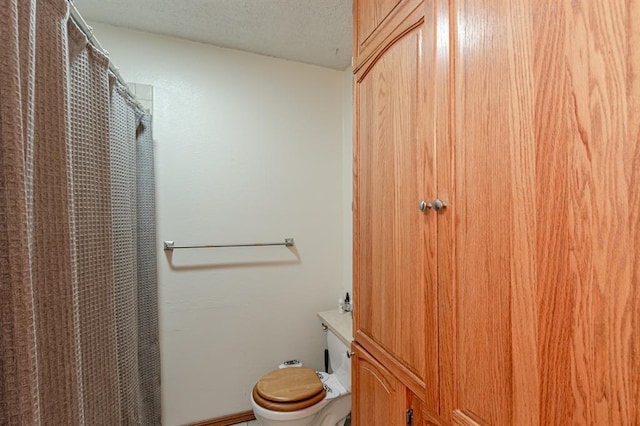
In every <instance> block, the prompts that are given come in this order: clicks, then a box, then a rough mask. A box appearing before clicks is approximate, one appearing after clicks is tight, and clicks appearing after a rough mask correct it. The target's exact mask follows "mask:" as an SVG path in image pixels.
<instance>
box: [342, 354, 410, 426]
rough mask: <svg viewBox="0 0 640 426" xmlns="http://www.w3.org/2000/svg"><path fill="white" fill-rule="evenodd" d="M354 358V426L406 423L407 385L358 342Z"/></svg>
mask: <svg viewBox="0 0 640 426" xmlns="http://www.w3.org/2000/svg"><path fill="white" fill-rule="evenodd" d="M353 351H354V356H353V357H352V358H351V362H352V374H353V378H352V379H353V389H352V390H353V393H352V398H353V400H352V420H353V424H354V426H371V425H388V426H395V425H398V426H400V425H404V424H405V423H406V419H405V411H406V410H405V409H404V407H405V405H406V404H405V399H406V396H405V387H404V386H403V385H402V384H401V383H400V382H399V381H398V379H396V378H395V377H394V376H393V375H392V374H391V373H390V372H389V370H387V369H386V368H384V367H383V366H382V364H380V363H379V362H378V361H377V360H375V359H374V358H373V357H372V356H371V355H369V354H368V353H367V352H366V351H365V350H363V349H362V348H361V347H360V346H358V345H357V344H354V345H353Z"/></svg>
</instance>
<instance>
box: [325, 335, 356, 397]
mask: <svg viewBox="0 0 640 426" xmlns="http://www.w3.org/2000/svg"><path fill="white" fill-rule="evenodd" d="M327 346H328V347H329V365H330V366H331V371H332V372H333V374H334V375H335V376H336V377H337V378H338V380H340V383H342V385H343V386H344V387H345V389H346V390H347V391H349V392H351V359H350V358H349V357H348V356H347V353H348V352H349V348H348V347H347V345H345V344H344V343H343V342H342V340H340V339H339V338H338V336H336V335H335V334H334V333H333V332H332V331H331V330H327Z"/></svg>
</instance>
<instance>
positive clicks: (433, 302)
mask: <svg viewBox="0 0 640 426" xmlns="http://www.w3.org/2000/svg"><path fill="white" fill-rule="evenodd" d="M430 19H433V13H431V14H430ZM406 25H407V27H406V29H405V30H404V31H403V32H401V33H400V34H399V35H398V36H397V37H396V38H394V41H393V43H391V44H390V45H388V46H386V47H385V48H384V49H382V50H381V51H379V52H378V54H377V56H375V57H373V58H372V59H371V61H370V62H369V63H367V64H366V65H365V66H363V67H362V68H361V69H360V71H359V72H358V74H357V75H356V84H355V87H356V89H355V94H356V99H357V102H356V103H357V107H356V122H357V126H356V128H357V130H356V143H355V150H356V161H355V170H356V185H355V206H356V208H355V210H354V217H355V222H354V242H355V243H354V247H355V259H356V260H355V263H354V273H355V280H354V292H355V295H356V296H355V297H356V298H357V300H360V303H359V306H360V307H361V309H357V310H356V312H355V315H354V319H355V329H356V339H358V337H357V335H358V332H361V333H364V334H365V335H367V336H368V337H369V338H370V339H372V340H373V341H375V342H376V343H377V344H378V345H379V346H380V347H382V348H383V349H384V350H385V351H387V352H388V353H389V354H391V355H392V357H393V358H394V360H395V361H396V362H398V363H400V364H401V365H402V366H403V367H405V368H408V369H409V370H410V371H411V372H412V373H413V374H415V375H417V376H418V378H419V380H420V381H422V382H423V383H426V382H428V383H430V385H431V386H430V394H429V395H428V397H427V404H429V405H430V406H431V407H432V408H433V409H434V410H436V411H437V406H438V402H437V400H438V395H437V389H438V388H437V380H438V362H437V351H438V348H437V344H438V336H437V310H436V309H437V308H436V306H437V293H436V290H435V288H436V283H435V280H433V279H431V277H434V276H435V267H436V265H435V256H436V253H435V247H436V217H435V214H434V213H433V212H428V213H426V214H425V213H422V212H420V210H419V209H418V204H419V202H420V200H427V201H431V200H432V198H433V197H434V196H435V195H434V194H435V179H434V173H435V169H434V167H435V164H434V132H433V122H434V113H433V97H434V94H433V91H432V90H429V89H430V88H428V87H427V82H431V87H433V84H434V83H433V79H434V77H433V76H434V67H433V61H432V58H433V55H434V53H433V52H434V41H433V32H432V31H425V27H426V25H425V19H424V14H422V15H420V16H419V19H418V20H416V21H413V20H411V21H408V22H406ZM394 30H395V29H394ZM425 58H428V60H426V59H425ZM426 63H428V66H427V65H425V64H426ZM428 76H431V77H428ZM425 77H427V78H425ZM417 94H420V96H417ZM362 206H366V208H364V209H363V208H362ZM427 330H430V331H431V332H430V333H428V332H427ZM360 343H361V344H363V345H366V344H367V342H366V340H365V341H361V342H360ZM368 349H369V350H372V349H373V348H368Z"/></svg>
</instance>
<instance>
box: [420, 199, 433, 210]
mask: <svg viewBox="0 0 640 426" xmlns="http://www.w3.org/2000/svg"><path fill="white" fill-rule="evenodd" d="M418 208H419V209H420V211H421V212H425V211H427V209H430V208H431V203H427V202H426V201H425V200H421V201H420V202H419V203H418Z"/></svg>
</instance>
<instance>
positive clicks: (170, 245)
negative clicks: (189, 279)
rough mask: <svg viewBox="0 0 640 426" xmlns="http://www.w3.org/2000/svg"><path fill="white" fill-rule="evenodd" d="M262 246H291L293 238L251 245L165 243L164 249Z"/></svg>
mask: <svg viewBox="0 0 640 426" xmlns="http://www.w3.org/2000/svg"><path fill="white" fill-rule="evenodd" d="M262 246H286V247H292V246H293V238H285V239H284V242H283V243H251V244H202V245H189V246H177V245H175V242H173V241H165V242H164V249H165V250H169V251H173V250H174V249H191V248H220V247H262Z"/></svg>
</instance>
